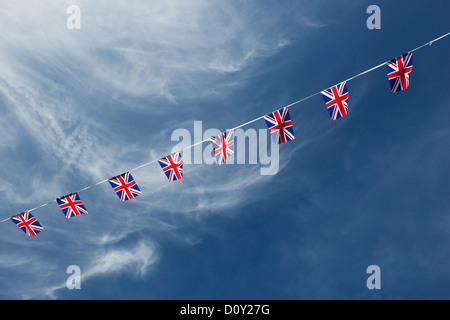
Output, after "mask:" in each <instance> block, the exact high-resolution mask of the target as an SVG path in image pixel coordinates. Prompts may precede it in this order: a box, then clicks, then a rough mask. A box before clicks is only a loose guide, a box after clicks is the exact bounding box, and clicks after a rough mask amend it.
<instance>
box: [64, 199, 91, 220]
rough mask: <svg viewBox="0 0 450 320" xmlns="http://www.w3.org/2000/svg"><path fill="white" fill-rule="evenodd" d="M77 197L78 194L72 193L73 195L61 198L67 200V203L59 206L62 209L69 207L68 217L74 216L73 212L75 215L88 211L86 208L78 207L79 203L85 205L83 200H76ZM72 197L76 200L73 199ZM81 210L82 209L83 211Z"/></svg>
mask: <svg viewBox="0 0 450 320" xmlns="http://www.w3.org/2000/svg"><path fill="white" fill-rule="evenodd" d="M75 197H76V194H72V195H67V196H65V197H63V198H61V200H63V201H65V202H66V203H62V204H59V207H60V208H61V209H66V208H68V210H67V214H66V218H70V217H71V216H72V214H73V215H75V216H79V215H81V214H82V213H87V211H86V210H83V209H82V208H80V207H78V206H79V205H83V202H81V200H76V198H75ZM72 198H73V200H75V201H73V200H72ZM79 210H82V211H83V212H82V213H81V212H80V211H79Z"/></svg>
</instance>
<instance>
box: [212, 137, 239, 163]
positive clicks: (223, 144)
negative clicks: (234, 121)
mask: <svg viewBox="0 0 450 320" xmlns="http://www.w3.org/2000/svg"><path fill="white" fill-rule="evenodd" d="M211 142H212V145H213V151H214V156H215V158H216V163H217V164H218V165H219V166H220V165H221V164H223V163H224V162H225V161H226V160H227V159H228V158H229V157H231V156H232V155H233V154H234V132H233V130H229V131H227V132H223V133H221V134H219V135H218V136H217V137H212V138H211Z"/></svg>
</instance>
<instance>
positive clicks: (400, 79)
mask: <svg viewBox="0 0 450 320" xmlns="http://www.w3.org/2000/svg"><path fill="white" fill-rule="evenodd" d="M386 66H387V76H388V79H389V84H390V85H391V93H395V92H398V91H402V90H406V89H408V86H409V74H410V73H411V71H412V68H413V53H412V52H408V53H405V54H403V55H401V56H399V57H397V58H395V59H392V60H390V61H388V62H387V64H386Z"/></svg>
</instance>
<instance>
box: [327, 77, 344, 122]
mask: <svg viewBox="0 0 450 320" xmlns="http://www.w3.org/2000/svg"><path fill="white" fill-rule="evenodd" d="M322 97H323V100H324V101H325V104H326V106H327V109H328V112H329V113H330V117H331V120H336V119H339V118H341V117H345V116H346V115H347V113H348V104H347V100H348V89H347V83H346V82H345V81H344V82H342V83H340V84H337V85H335V86H333V87H331V88H328V89H327V90H324V91H322Z"/></svg>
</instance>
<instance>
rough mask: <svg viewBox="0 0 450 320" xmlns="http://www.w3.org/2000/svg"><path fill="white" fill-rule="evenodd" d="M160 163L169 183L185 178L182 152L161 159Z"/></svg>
mask: <svg viewBox="0 0 450 320" xmlns="http://www.w3.org/2000/svg"><path fill="white" fill-rule="evenodd" d="M158 162H159V165H160V166H161V168H162V170H163V172H164V173H165V174H166V176H167V179H169V182H172V181H176V180H180V179H181V178H183V159H182V158H181V153H180V152H175V153H174V154H172V155H169V156H166V157H164V158H162V159H159V160H158Z"/></svg>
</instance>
